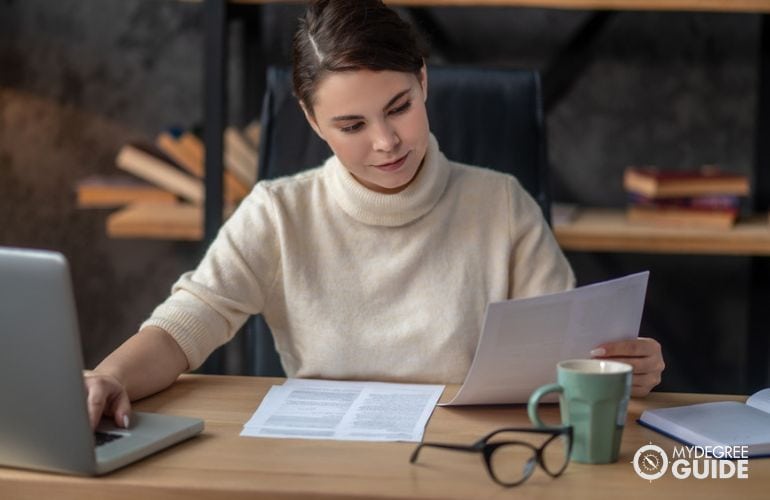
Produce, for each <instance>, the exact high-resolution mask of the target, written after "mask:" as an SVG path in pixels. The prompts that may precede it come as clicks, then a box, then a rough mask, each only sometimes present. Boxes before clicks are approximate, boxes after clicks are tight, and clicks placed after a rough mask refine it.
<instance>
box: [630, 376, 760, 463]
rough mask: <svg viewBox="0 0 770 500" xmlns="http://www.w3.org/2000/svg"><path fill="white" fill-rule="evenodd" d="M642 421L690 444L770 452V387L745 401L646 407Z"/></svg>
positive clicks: (752, 453)
mask: <svg viewBox="0 0 770 500" xmlns="http://www.w3.org/2000/svg"><path fill="white" fill-rule="evenodd" d="M639 423H640V424H642V425H644V426H646V427H649V428H651V429H653V430H655V431H657V432H660V433H661V434H665V435H666V436H668V437H671V438H673V439H676V440H677V441H680V442H682V443H684V444H687V445H691V446H704V447H705V446H724V447H727V446H747V447H748V454H749V457H757V456H768V455H770V388H769V389H762V390H761V391H759V392H756V393H754V394H753V395H751V397H749V398H748V399H747V400H746V402H745V403H740V402H738V401H719V402H714V403H701V404H695V405H687V406H676V407H672V408H658V409H654V410H645V411H644V412H643V413H642V415H641V417H639Z"/></svg>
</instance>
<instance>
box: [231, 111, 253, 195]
mask: <svg viewBox="0 0 770 500" xmlns="http://www.w3.org/2000/svg"><path fill="white" fill-rule="evenodd" d="M224 141H225V158H224V159H225V168H227V169H228V170H229V171H230V172H232V173H233V175H234V176H235V177H236V178H237V179H238V180H239V181H240V182H242V183H243V184H245V185H247V186H253V185H254V184H256V182H257V170H258V168H257V163H258V162H257V151H256V149H254V147H252V146H251V144H249V141H248V140H247V139H246V138H245V137H244V136H243V134H241V132H240V131H239V130H238V129H237V128H235V127H233V126H230V127H227V128H226V129H225V137H224Z"/></svg>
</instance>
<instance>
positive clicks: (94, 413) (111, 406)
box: [84, 372, 131, 429]
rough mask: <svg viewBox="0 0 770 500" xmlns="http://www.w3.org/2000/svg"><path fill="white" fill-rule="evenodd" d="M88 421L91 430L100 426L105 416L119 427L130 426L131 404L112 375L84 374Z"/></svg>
mask: <svg viewBox="0 0 770 500" xmlns="http://www.w3.org/2000/svg"><path fill="white" fill-rule="evenodd" d="M84 383H85V387H86V395H87V396H86V403H87V407H88V420H89V422H90V424H91V428H92V429H95V428H96V426H97V425H99V421H100V420H101V418H102V416H103V415H111V416H113V418H114V420H115V424H116V425H117V426H118V427H128V425H129V424H130V413H131V402H130V400H129V398H128V394H127V393H126V391H125V389H124V388H123V386H122V384H121V383H120V382H119V381H118V380H117V379H116V378H115V377H112V376H110V375H105V374H100V373H96V372H84Z"/></svg>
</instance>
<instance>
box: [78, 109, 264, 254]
mask: <svg viewBox="0 0 770 500" xmlns="http://www.w3.org/2000/svg"><path fill="white" fill-rule="evenodd" d="M224 140H225V155H224V166H225V173H224V179H223V181H224V199H225V207H223V208H224V212H225V214H229V213H231V212H232V210H233V209H234V208H235V207H236V206H237V205H238V203H240V201H241V200H242V199H243V198H244V197H245V196H246V195H247V194H248V193H249V191H250V190H251V188H252V186H253V185H254V184H255V183H256V181H257V176H258V175H257V174H258V165H257V151H258V147H259V124H258V123H256V122H255V123H253V124H251V125H249V126H248V127H246V128H245V129H244V130H239V129H237V128H235V127H228V128H227V129H226V131H225V136H224ZM204 158H205V150H204V146H203V142H202V141H201V139H200V138H199V137H198V136H197V135H196V134H194V133H193V132H191V131H185V130H179V129H170V130H167V131H164V132H161V133H160V134H158V136H157V137H156V138H155V141H154V142H149V141H146V142H132V143H129V144H125V145H124V146H122V147H121V148H120V151H119V152H118V155H117V158H116V160H115V164H116V166H117V168H118V169H120V170H121V171H122V172H123V173H122V174H116V175H111V176H92V177H87V178H85V179H82V180H81V181H79V182H78V184H77V187H76V191H77V206H78V207H79V208H110V209H115V208H117V209H118V210H117V211H115V212H114V213H112V214H110V215H109V216H108V218H107V234H108V235H110V236H113V237H146V238H161V239H169V238H171V239H188V240H196V239H201V238H202V236H203V212H202V205H203V201H204V186H203V178H204V175H205V160H204Z"/></svg>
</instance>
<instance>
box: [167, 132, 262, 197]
mask: <svg viewBox="0 0 770 500" xmlns="http://www.w3.org/2000/svg"><path fill="white" fill-rule="evenodd" d="M155 145H156V146H158V148H159V149H160V150H161V151H163V152H164V153H165V154H166V155H168V156H169V157H170V158H171V159H172V160H174V161H175V162H176V163H177V164H178V165H180V166H181V167H182V168H184V169H185V170H186V171H187V172H189V173H191V174H192V175H194V176H195V177H197V178H198V179H203V178H204V177H205V174H206V168H205V159H204V155H205V149H204V147H203V143H202V142H201V140H200V139H199V138H198V137H197V136H196V135H195V134H193V133H192V132H183V133H181V134H179V135H178V136H176V135H174V133H173V132H171V131H164V132H161V133H160V134H158V136H157V137H156V138H155ZM223 182H224V197H225V201H226V202H227V203H229V204H237V203H238V202H239V201H241V200H242V199H243V198H245V197H246V195H247V194H249V187H248V186H246V185H245V184H243V183H242V182H240V181H239V180H238V179H237V178H236V177H235V176H234V175H233V174H232V172H229V171H227V170H226V171H225V172H224V177H223Z"/></svg>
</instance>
